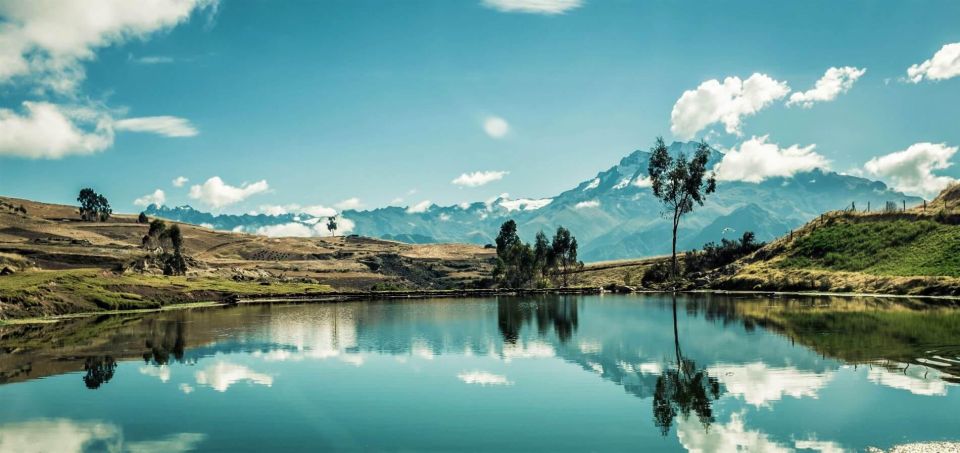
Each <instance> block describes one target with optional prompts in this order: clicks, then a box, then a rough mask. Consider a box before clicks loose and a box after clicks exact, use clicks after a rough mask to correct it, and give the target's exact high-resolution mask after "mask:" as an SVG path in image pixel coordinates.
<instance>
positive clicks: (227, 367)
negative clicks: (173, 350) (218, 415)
mask: <svg viewBox="0 0 960 453" xmlns="http://www.w3.org/2000/svg"><path fill="white" fill-rule="evenodd" d="M194 377H195V378H196V380H197V384H200V385H208V386H210V387H212V388H213V389H214V390H216V391H218V392H226V391H227V389H229V388H230V386H232V385H233V384H236V383H237V382H241V381H246V382H250V383H253V384H259V385H264V386H267V387H270V386H272V385H273V376H270V375H267V374H262V373H257V372H255V371H253V370H251V369H250V368H248V367H246V366H243V365H237V364H234V363H230V362H225V361H219V362H217V363H215V364H213V365H210V366H208V367H206V368H204V369H203V370H201V371H197V372H196V374H195V375H194Z"/></svg>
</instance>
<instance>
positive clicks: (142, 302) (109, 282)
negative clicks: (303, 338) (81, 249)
mask: <svg viewBox="0 0 960 453" xmlns="http://www.w3.org/2000/svg"><path fill="white" fill-rule="evenodd" d="M330 290H331V288H330V287H329V286H327V285H316V284H308V283H282V282H278V283H271V284H270V285H261V284H260V283H259V282H246V281H245V282H237V281H233V280H229V279H220V278H213V277H203V278H194V277H182V276H179V277H166V276H154V275H137V274H130V275H112V274H104V273H102V272H101V271H98V270H90V269H79V270H64V271H34V272H20V273H16V274H13V275H8V276H4V277H0V300H2V301H5V302H7V303H14V304H18V305H20V306H21V307H25V308H29V307H33V306H36V307H39V306H40V305H42V304H43V303H44V302H49V301H59V302H60V303H65V304H74V305H76V310H71V311H90V310H97V309H98V310H105V311H114V310H139V309H156V308H160V307H162V306H163V305H165V304H167V303H169V302H185V301H190V300H195V299H196V297H192V296H191V295H190V294H189V293H195V292H201V293H202V292H215V293H221V294H256V293H272V294H291V293H307V292H327V291H330Z"/></svg>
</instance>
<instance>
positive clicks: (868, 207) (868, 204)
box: [867, 201, 870, 212]
mask: <svg viewBox="0 0 960 453" xmlns="http://www.w3.org/2000/svg"><path fill="white" fill-rule="evenodd" d="M867 212H870V202H869V201H868V202H867Z"/></svg>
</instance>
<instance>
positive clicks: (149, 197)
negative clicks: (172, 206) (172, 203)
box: [133, 189, 167, 206]
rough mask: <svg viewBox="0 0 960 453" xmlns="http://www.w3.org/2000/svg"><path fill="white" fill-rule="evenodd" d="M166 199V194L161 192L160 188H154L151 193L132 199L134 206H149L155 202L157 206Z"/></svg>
mask: <svg viewBox="0 0 960 453" xmlns="http://www.w3.org/2000/svg"><path fill="white" fill-rule="evenodd" d="M165 201H167V194H165V193H163V191H162V190H160V189H157V190H154V191H153V193H149V194H146V195H144V196H142V197H140V198H137V199H136V200H133V204H134V205H135V206H150V205H152V204H155V205H157V206H162V205H163V203H164V202H165Z"/></svg>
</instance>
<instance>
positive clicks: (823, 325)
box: [0, 296, 960, 451]
mask: <svg viewBox="0 0 960 453" xmlns="http://www.w3.org/2000/svg"><path fill="white" fill-rule="evenodd" d="M958 345H960V315H958V311H957V310H954V309H951V308H946V307H933V308H931V307H929V306H926V305H918V304H916V303H915V302H912V301H891V300H883V299H878V300H876V299H832V298H784V299H757V298H750V299H743V298H740V299H737V298H730V297H720V296H680V297H678V298H676V299H673V298H666V297H661V296H653V297H621V296H614V297H610V296H604V297H581V298H577V297H543V298H534V299H516V298H501V299H496V300H482V299H457V300H449V301H423V302H421V301H391V302H366V303H343V304H330V305H276V306H269V305H264V306H243V307H236V308H230V309H213V310H191V311H180V312H163V313H157V314H149V315H130V316H106V317H98V318H84V319H76V320H69V321H66V322H62V323H56V324H47V325H32V326H0V383H13V382H23V381H28V380H32V379H35V378H39V377H44V376H56V375H60V374H64V373H75V374H72V375H71V376H70V386H71V387H76V389H77V390H80V391H81V392H83V393H86V390H85V389H86V388H89V389H101V391H100V392H101V393H98V394H97V395H98V396H99V395H100V394H102V393H108V392H114V391H118V392H119V391H121V390H123V388H124V387H125V386H123V385H121V386H117V385H116V384H113V385H107V384H108V383H115V382H117V380H118V379H119V380H121V382H123V383H125V384H126V383H127V381H126V379H128V378H130V381H129V382H130V384H129V385H128V386H127V388H130V387H133V386H134V384H136V385H138V386H149V385H153V386H156V387H148V388H149V389H150V391H152V392H167V393H164V395H166V398H173V397H176V398H182V399H183V400H185V401H203V400H204V398H212V397H218V398H220V399H218V400H215V401H217V404H225V401H231V399H232V398H251V400H250V401H249V402H247V403H246V404H248V405H249V407H247V409H249V408H250V407H252V408H254V409H256V410H259V411H268V410H269V408H268V407H266V406H264V405H263V404H264V403H263V402H264V401H273V400H274V399H276V400H277V401H282V402H283V404H286V405H288V406H292V407H295V408H297V407H299V408H300V409H299V410H301V411H302V412H301V416H302V415H303V414H312V413H314V412H313V411H317V410H319V409H317V408H318V407H323V408H325V407H326V406H318V405H311V404H306V403H301V402H300V401H299V399H304V398H310V397H313V396H314V395H327V394H326V393H325V392H328V390H327V388H328V387H329V386H331V385H341V383H342V382H348V383H349V382H350V380H352V379H358V380H363V381H364V383H365V384H366V385H365V386H364V388H363V391H355V393H347V394H345V396H343V401H347V402H349V403H356V404H357V405H359V406H361V407H368V408H369V407H372V406H370V405H371V404H374V403H375V402H376V401H379V400H385V401H389V402H392V404H397V406H396V407H405V406H402V405H401V404H400V403H397V402H395V401H394V399H395V398H397V396H396V395H398V394H400V395H402V394H405V393H409V394H413V395H417V397H416V398H415V399H416V400H417V401H419V402H420V403H417V404H418V405H417V406H416V408H415V410H416V411H417V413H418V414H419V415H420V416H425V415H429V413H430V411H432V410H437V411H439V410H440V408H443V407H445V406H447V405H456V404H457V403H458V402H459V399H463V398H467V399H469V396H466V395H464V394H460V393H458V392H461V391H469V392H471V393H473V394H477V395H482V396H483V397H484V398H490V399H491V401H494V400H495V401H499V402H500V404H506V405H509V404H511V403H510V401H516V402H519V403H523V404H527V403H529V404H531V407H538V406H536V405H537V404H545V403H543V402H542V401H537V400H531V401H529V402H528V401H527V398H533V397H532V396H531V395H535V394H537V392H538V391H540V390H543V391H545V392H546V391H552V393H550V395H553V396H551V397H550V398H549V399H548V401H550V405H551V407H552V405H556V404H561V403H562V401H558V400H556V399H555V395H557V394H563V395H566V396H565V398H564V399H565V400H569V401H570V402H571V404H572V403H573V402H576V403H578V404H579V406H580V407H585V408H588V409H592V407H591V406H592V405H595V404H600V403H599V401H604V402H605V404H609V403H610V402H611V401H613V399H610V393H605V392H604V391H603V390H597V389H593V388H592V385H594V384H595V385H597V386H600V387H602V388H603V389H606V390H610V389H614V390H615V391H614V392H613V393H614V394H619V395H620V396H621V397H626V398H620V399H621V400H628V401H627V402H626V403H624V405H625V407H627V408H628V409H629V411H630V412H629V413H630V414H631V415H630V416H631V417H634V418H635V417H636V414H638V413H642V414H648V415H645V416H644V418H645V419H646V420H647V421H646V422H645V424H646V426H645V431H649V432H650V434H651V435H652V436H653V437H656V438H657V439H658V440H661V441H662V439H660V436H668V438H672V439H673V441H674V442H677V443H678V444H677V445H678V446H679V447H683V448H687V449H692V450H701V451H717V450H723V449H741V450H744V449H745V450H756V449H766V450H769V451H789V450H793V449H809V450H820V451H831V450H830V449H843V448H850V446H851V445H854V446H859V447H862V446H864V445H865V444H864V443H863V441H862V439H860V440H849V439H845V440H844V442H840V440H839V438H840V437H841V434H836V431H830V428H829V426H831V425H829V424H827V423H826V422H824V423H823V424H820V425H816V423H815V422H817V421H818V420H816V417H814V419H812V420H806V419H805V420H804V423H807V424H811V423H812V424H813V426H814V427H812V428H810V429H808V430H805V431H804V432H802V433H798V434H797V435H794V434H793V433H792V432H790V431H789V428H787V429H785V428H783V427H782V426H778V425H777V423H774V422H771V421H770V420H769V419H765V418H764V417H765V415H764V414H772V413H774V412H776V413H777V414H781V413H784V414H792V416H801V417H802V416H804V415H805V414H806V415H809V412H807V413H804V412H802V411H799V412H798V409H797V408H798V407H802V408H804V409H803V410H804V411H812V410H813V409H810V408H811V407H816V408H817V410H822V409H823V408H824V407H825V406H822V405H821V406H811V402H816V401H818V400H823V401H826V402H828V403H829V404H831V405H833V406H832V407H836V408H840V407H843V408H844V409H845V410H851V411H853V410H855V409H856V408H857V407H858V406H857V405H852V406H851V405H846V406H844V405H843V404H839V405H837V404H835V402H836V401H837V398H838V396H837V394H836V391H835V390H836V388H838V386H846V387H844V388H847V389H850V391H851V392H855V393H863V394H870V396H871V398H872V399H871V398H867V399H866V401H883V400H884V399H885V398H898V404H900V405H906V406H908V407H910V406H911V405H920V404H923V403H921V402H918V399H921V400H927V401H935V400H938V399H949V397H951V396H953V397H955V393H956V392H952V393H951V389H952V387H953V386H954V385H955V384H956V383H958V382H960V381H958V378H957V377H956V376H957V375H958V374H960V373H957V372H956V371H955V369H956V368H957V367H958V366H960V358H958V356H960V353H958V351H960V347H958ZM141 360H142V362H140V361H141ZM124 362H129V363H128V364H126V365H125V364H124ZM542 370H548V371H542ZM124 373H127V374H124ZM405 373H409V375H406V374H405ZM401 376H408V377H407V379H409V380H403V379H404V378H402V377H401ZM78 378H79V379H82V382H83V386H82V387H81V386H80V385H79V383H78V382H77V379H78ZM134 378H139V379H134ZM321 382H322V384H321ZM314 383H316V384H314ZM451 383H452V384H451ZM163 385H166V387H161V386H163ZM446 385H455V386H456V387H457V388H459V389H462V390H457V389H451V388H448V387H445V386H446ZM615 386H616V387H615ZM118 387H119V388H118ZM291 387H294V390H291ZM27 388H29V386H28V387H27ZM158 388H159V389H160V390H158ZM831 389H834V393H833V394H831V393H830V391H831ZM878 389H879V390H878ZM331 392H332V391H331ZM581 392H583V393H582V395H588V394H589V395H594V394H592V393H589V392H599V393H597V395H598V396H597V398H595V399H594V398H590V399H583V400H578V399H577V398H578V397H580V396H581ZM871 392H874V393H871ZM876 392H882V393H876ZM224 393H226V394H227V395H229V396H230V399H228V398H226V397H225V395H221V394H224ZM507 394H509V395H511V399H507V400H496V398H498V397H499V395H507ZM171 395H173V396H171ZM188 395H189V396H188ZM878 395H879V396H878ZM61 396H63V395H61ZM327 396H329V395H327ZM284 398H287V399H284ZM458 398H459V399H458ZM604 398H606V399H604ZM66 399H67V400H69V395H67V396H66ZM425 399H427V400H429V401H430V404H428V405H423V404H422V401H424V400H425ZM206 401H208V402H209V401H210V400H206ZM343 401H340V402H341V403H343ZM617 401H619V400H617ZM337 402H338V401H332V402H331V401H329V400H325V401H324V404H331V405H333V406H331V409H330V411H331V412H333V411H334V408H336V410H337V411H338V412H339V411H343V410H344V408H343V407H338V406H336V403H337ZM620 402H622V401H620ZM519 403H518V404H519ZM171 404H172V403H171ZM184 404H185V403H184ZM344 404H346V403H344ZM474 404H477V403H476V402H474ZM647 404H649V405H650V407H649V408H648V407H647V406H646V405H647ZM301 406H302V407H301ZM241 407H242V406H241ZM396 407H394V406H389V407H388V408H387V409H389V411H393V410H394V409H396ZM917 407H919V406H917ZM378 409H379V410H385V409H384V408H378ZM407 410H413V409H409V408H407ZM514 410H517V411H522V410H523V408H522V407H521V408H519V409H517V408H514ZM830 410H831V411H833V410H834V409H830ZM789 411H794V412H789ZM651 412H652V421H650V419H649V418H646V417H650V415H649V414H651ZM828 412H829V411H828ZM454 413H456V412H455V411H454ZM367 415H369V414H367ZM870 415H874V414H870ZM4 416H5V417H4ZM188 416H189V414H188ZM324 416H325V417H334V418H335V416H336V415H327V414H326V413H324ZM592 416H593V417H597V416H599V415H598V414H596V413H593V415H592ZM860 416H863V414H860ZM371 417H372V415H371ZM451 417H452V416H451ZM570 417H573V418H576V415H570ZM4 418H6V421H11V420H14V421H16V422H17V423H21V424H25V423H29V422H31V420H30V419H27V420H21V419H18V418H17V416H15V415H11V414H3V413H2V411H0V421H3V419H4ZM453 418H456V417H453ZM445 419H446V418H445V417H444V418H442V419H441V422H442V420H445ZM50 420H54V422H51V421H50ZM57 420H58V419H57V418H56V417H54V418H53V419H50V418H46V419H44V423H48V424H47V425H43V424H41V425H37V426H38V427H39V428H37V427H35V428H34V431H38V430H42V429H40V428H43V430H48V431H49V430H53V429H59V428H56V427H57V426H61V425H62V423H61V422H63V421H64V420H59V421H57ZM66 421H69V420H66ZM581 422H584V421H583V420H581ZM833 422H837V421H836V420H834V421H833ZM49 423H53V424H52V425H51V424H49ZM91 423H93V422H91ZM491 423H492V422H491ZM3 426H13V427H14V428H15V429H14V428H11V429H14V431H13V432H23V430H24V429H25V428H24V427H23V426H19V425H16V423H14V424H12V425H11V424H8V425H3ZM77 426H79V428H83V429H79V428H77V429H74V427H71V428H70V429H66V428H63V429H64V430H65V431H67V432H72V433H73V434H75V435H76V436H78V437H79V438H81V440H82V442H81V443H83V442H87V443H89V442H94V443H96V442H113V441H115V439H116V435H115V434H111V433H110V432H108V430H106V428H105V427H108V426H112V425H110V423H106V422H103V423H101V424H100V425H96V424H89V425H83V424H81V425H77ZM98 426H99V427H98ZM118 426H119V425H118ZM118 426H114V428H116V429H120V428H119V427H118ZM94 428H96V429H94ZM634 428H635V427H634ZM98 429H99V431H97V430H98ZM778 429H779V431H778ZM17 430H19V431H17ZM825 430H826V431H825ZM27 431H30V430H27ZM818 432H831V433H834V434H836V437H838V439H820V438H818V437H817V435H816V433H818ZM91 433H99V434H91ZM673 433H675V435H674V434H673ZM73 434H72V435H73ZM393 435H397V433H396V432H393ZM842 435H843V436H846V434H842ZM17 436H19V438H23V435H21V434H17V435H16V436H13V437H10V439H14V438H18V437H17ZM84 436H86V437H84ZM54 437H55V436H54ZM6 439H7V437H4V436H3V435H2V434H0V442H2V441H6ZM83 439H86V440H83ZM171 439H174V438H172V437H171V438H167V437H162V436H159V437H158V438H157V439H155V442H166V441H168V440H171ZM151 442H153V441H151ZM198 442H199V441H198ZM91 445H93V444H91ZM155 445H160V444H155ZM644 445H646V444H644ZM424 447H425V448H427V447H429V446H424ZM70 448H71V445H65V446H64V451H70ZM171 449H173V447H171ZM585 449H589V448H585ZM613 449H618V448H613ZM0 451H5V450H4V449H3V448H0ZM836 451H839V450H836Z"/></svg>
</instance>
